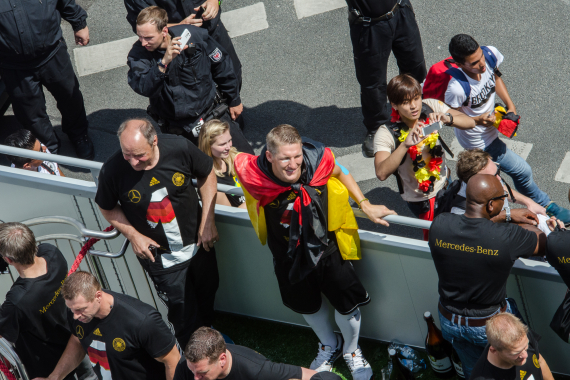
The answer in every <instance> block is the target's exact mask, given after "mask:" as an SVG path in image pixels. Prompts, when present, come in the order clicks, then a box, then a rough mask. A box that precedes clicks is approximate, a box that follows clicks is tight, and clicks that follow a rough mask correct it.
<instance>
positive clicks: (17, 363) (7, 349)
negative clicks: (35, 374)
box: [0, 338, 29, 380]
mask: <svg viewBox="0 0 570 380" xmlns="http://www.w3.org/2000/svg"><path fill="white" fill-rule="evenodd" d="M0 355H2V356H3V357H4V358H5V359H6V360H8V362H9V363H10V365H11V366H12V367H13V368H14V369H15V370H16V371H18V373H17V375H18V376H17V377H16V379H18V378H19V379H21V380H29V377H28V373H27V372H26V368H24V364H23V363H22V361H21V360H20V357H19V356H18V354H17V353H16V351H14V348H13V347H12V344H11V343H10V342H8V341H7V340H6V339H5V338H0Z"/></svg>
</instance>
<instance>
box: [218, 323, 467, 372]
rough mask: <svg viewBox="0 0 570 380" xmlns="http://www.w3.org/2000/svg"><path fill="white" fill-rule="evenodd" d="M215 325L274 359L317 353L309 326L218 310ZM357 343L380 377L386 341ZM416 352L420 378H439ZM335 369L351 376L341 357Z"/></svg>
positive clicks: (291, 360) (299, 359) (295, 360)
mask: <svg viewBox="0 0 570 380" xmlns="http://www.w3.org/2000/svg"><path fill="white" fill-rule="evenodd" d="M214 327H215V328H216V329H217V330H219V331H221V332H223V333H224V334H226V335H228V336H229V337H230V338H231V339H233V340H234V342H235V343H236V344H239V345H241V346H245V347H249V348H251V349H253V350H255V351H257V352H259V353H260V354H262V355H263V356H265V357H267V358H268V359H270V360H271V361H274V362H280V363H288V364H294V365H298V366H302V367H309V365H310V364H311V361H312V360H313V359H314V358H315V356H316V355H317V349H318V342H319V340H318V338H317V336H316V335H315V334H314V333H313V331H312V330H311V329H309V328H303V327H299V326H291V325H287V324H285V323H278V322H269V321H266V320H262V319H257V318H250V317H244V316H240V315H235V314H228V313H220V312H218V314H217V315H216V322H215V324H214ZM359 344H360V347H361V349H362V352H363V353H364V357H365V358H366V359H367V360H368V361H369V362H370V364H371V365H372V370H373V371H374V374H375V380H382V375H381V372H380V371H381V369H382V368H384V367H385V366H387V365H388V360H389V359H390V358H389V356H388V349H387V347H388V346H387V344H385V343H382V342H378V341H375V340H371V339H360V341H359ZM419 353H420V355H421V356H422V357H423V358H424V360H425V362H426V363H428V368H427V369H426V370H424V371H423V373H422V375H421V377H420V379H421V380H436V379H438V378H437V377H436V376H435V375H434V373H433V371H432V370H431V368H430V367H429V362H428V359H427V356H426V355H425V353H424V352H419ZM334 372H335V373H337V374H339V375H340V376H341V377H342V378H343V379H344V380H352V376H350V371H349V370H348V367H347V366H346V363H345V362H344V360H343V359H342V357H341V358H340V359H339V360H337V361H336V362H335V367H334ZM457 379H458V378H457V377H453V378H451V380H457Z"/></svg>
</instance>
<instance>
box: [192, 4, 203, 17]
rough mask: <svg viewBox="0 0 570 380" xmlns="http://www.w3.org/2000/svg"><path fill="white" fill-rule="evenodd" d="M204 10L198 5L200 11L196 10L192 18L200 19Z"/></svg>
mask: <svg viewBox="0 0 570 380" xmlns="http://www.w3.org/2000/svg"><path fill="white" fill-rule="evenodd" d="M205 10H206V9H205V8H204V7H203V6H201V5H200V9H198V12H196V16H194V18H195V19H196V18H202V15H203V14H204V11H205Z"/></svg>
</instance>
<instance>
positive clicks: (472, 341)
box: [429, 174, 546, 379]
mask: <svg viewBox="0 0 570 380" xmlns="http://www.w3.org/2000/svg"><path fill="white" fill-rule="evenodd" d="M507 196H508V193H507V191H505V189H504V188H503V186H502V185H501V182H500V181H499V179H498V178H497V177H496V176H494V175H490V174H476V175H474V176H473V177H471V179H469V182H468V183H467V190H466V209H465V214H463V215H456V214H450V213H443V214H441V215H439V216H437V217H436V218H435V219H434V221H433V223H432V225H431V228H430V236H429V246H430V249H431V254H432V257H433V261H434V264H435V268H436V270H437V273H438V276H439V285H438V288H439V289H438V291H439V296H440V298H439V305H438V309H439V320H440V323H441V330H442V332H443V337H444V338H445V339H447V340H448V341H450V342H452V344H453V347H454V348H455V350H456V351H457V354H458V355H459V357H460V359H461V363H462V364H463V372H464V374H465V378H466V379H468V378H469V376H470V374H471V370H472V369H473V366H474V365H475V363H476V362H477V360H478V359H479V357H480V356H481V354H482V352H483V350H484V348H485V346H486V345H487V337H486V335H485V323H486V322H487V320H488V319H489V318H490V317H491V316H493V315H495V314H497V313H500V312H508V313H513V312H516V308H515V306H514V305H512V304H510V303H509V301H508V300H507V292H506V284H507V278H508V277H509V273H510V271H511V268H512V266H513V264H514V262H515V260H516V259H518V258H519V257H524V258H527V257H530V256H532V255H536V254H540V255H543V254H544V250H545V241H546V236H545V235H544V233H543V232H541V231H539V230H538V229H536V228H535V227H534V226H531V225H525V226H524V228H523V227H521V226H518V225H516V224H511V223H493V222H492V221H491V219H492V218H494V217H495V216H497V215H498V214H499V213H500V212H501V210H502V208H503V203H504V201H505V198H506V197H507Z"/></svg>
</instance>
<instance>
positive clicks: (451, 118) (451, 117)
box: [445, 112, 453, 127]
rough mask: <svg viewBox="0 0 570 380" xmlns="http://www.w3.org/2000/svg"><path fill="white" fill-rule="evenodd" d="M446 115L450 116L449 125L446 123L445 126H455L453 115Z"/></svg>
mask: <svg viewBox="0 0 570 380" xmlns="http://www.w3.org/2000/svg"><path fill="white" fill-rule="evenodd" d="M446 115H447V116H449V123H445V125H446V126H448V127H451V126H452V125H453V115H452V114H450V113H449V112H448V113H446Z"/></svg>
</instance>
